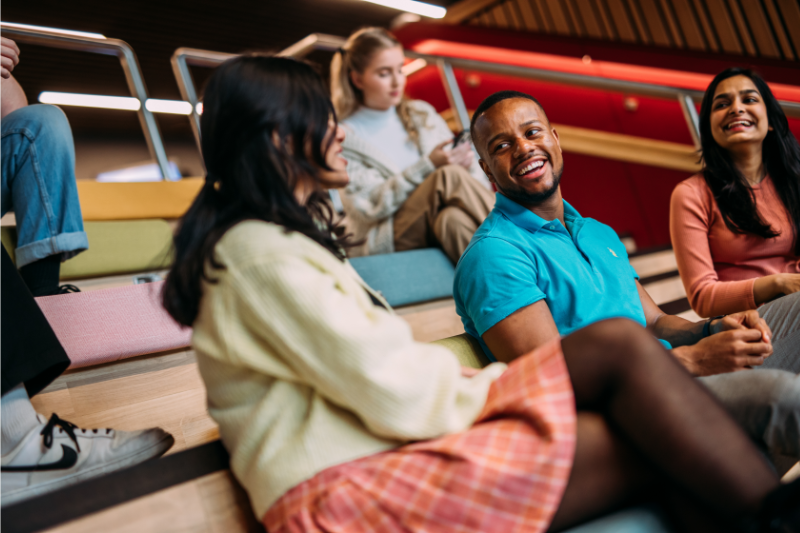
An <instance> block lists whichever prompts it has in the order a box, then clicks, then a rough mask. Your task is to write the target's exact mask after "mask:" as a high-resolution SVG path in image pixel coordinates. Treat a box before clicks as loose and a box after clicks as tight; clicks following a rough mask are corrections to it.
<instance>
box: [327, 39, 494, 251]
mask: <svg viewBox="0 0 800 533" xmlns="http://www.w3.org/2000/svg"><path fill="white" fill-rule="evenodd" d="M404 60H405V56H404V55H403V47H402V46H401V45H400V43H399V41H397V39H395V37H394V36H393V35H392V34H390V33H389V32H387V31H386V30H384V29H382V28H365V29H362V30H359V31H357V32H356V33H354V34H353V35H351V36H350V38H349V39H348V40H347V43H345V45H344V46H343V47H342V48H341V49H340V50H339V52H338V53H337V54H336V55H335V56H334V58H333V62H332V64H331V92H332V94H333V102H334V105H335V107H336V113H337V115H338V116H339V118H340V119H341V120H342V123H343V124H344V125H345V126H346V128H347V138H346V139H345V141H344V143H343V145H342V146H343V148H344V157H345V159H347V161H348V163H349V166H348V173H349V174H350V183H349V184H348V185H347V187H345V188H344V190H343V191H342V203H343V205H344V209H345V213H346V214H347V222H346V224H347V228H348V230H349V231H351V232H352V233H353V234H354V236H355V238H356V239H358V240H362V241H363V244H362V245H360V246H358V247H355V248H353V249H352V250H351V251H350V253H351V255H363V254H381V253H389V252H393V251H403V250H409V249H414V248H423V247H428V246H437V247H441V248H442V249H443V250H444V252H445V253H446V254H447V256H448V257H449V258H450V260H451V261H453V263H456V262H457V261H458V258H459V257H461V254H462V253H463V251H464V250H465V249H466V247H467V245H468V244H469V241H470V239H471V238H472V234H473V233H475V230H476V229H477V228H478V226H480V224H481V222H483V220H484V219H485V218H486V215H488V214H489V211H491V209H492V207H493V206H494V194H493V193H492V192H491V186H490V184H489V181H488V179H487V178H486V175H485V174H484V173H483V171H482V170H481V169H480V167H479V165H478V162H477V159H476V158H475V156H474V154H473V151H472V144H471V143H470V142H468V141H469V138H468V136H467V137H465V138H464V139H465V140H466V142H462V143H460V144H458V146H455V147H453V134H452V133H451V131H450V128H448V126H447V124H446V123H445V121H444V120H443V119H442V118H441V117H440V116H439V114H438V113H436V110H435V109H434V108H433V107H432V106H431V105H429V104H428V103H426V102H423V101H421V100H408V99H406V98H405V97H404V96H403V90H404V88H405V75H404V74H403V70H402V67H403V62H404Z"/></svg>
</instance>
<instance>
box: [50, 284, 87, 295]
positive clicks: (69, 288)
mask: <svg viewBox="0 0 800 533" xmlns="http://www.w3.org/2000/svg"><path fill="white" fill-rule="evenodd" d="M71 292H81V290H80V289H79V288H78V287H76V286H75V285H70V284H67V285H61V286H60V287H59V288H58V291H57V292H56V294H69V293H71Z"/></svg>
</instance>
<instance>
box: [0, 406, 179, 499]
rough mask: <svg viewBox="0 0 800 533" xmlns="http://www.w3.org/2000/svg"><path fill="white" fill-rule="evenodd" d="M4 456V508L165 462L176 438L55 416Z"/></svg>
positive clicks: (154, 431)
mask: <svg viewBox="0 0 800 533" xmlns="http://www.w3.org/2000/svg"><path fill="white" fill-rule="evenodd" d="M37 416H38V418H39V422H40V424H39V425H38V426H36V427H35V428H34V429H32V430H31V431H30V433H28V434H27V435H26V436H25V438H24V439H22V442H20V443H19V444H18V445H17V447H16V448H14V449H13V450H12V451H11V452H9V453H8V454H7V455H4V456H3V457H2V469H1V470H2V474H0V484H2V503H1V505H2V506H6V505H9V504H12V503H14V502H17V501H19V500H23V499H25V498H30V497H32V496H38V495H39V494H43V493H45V492H50V491H52V490H56V489H58V488H61V487H63V486H65V485H70V484H72V483H77V482H79V481H83V480H85V479H88V478H91V477H95V476H99V475H101V474H105V473H108V472H113V471H115V470H120V469H122V468H125V467H127V466H131V465H135V464H137V463H141V462H142V461H146V460H147V459H151V458H154V457H159V456H160V455H162V454H163V453H164V452H166V451H167V450H169V449H170V447H171V446H172V444H173V443H174V442H175V439H174V438H172V435H170V434H169V433H167V432H166V431H163V430H161V429H159V428H153V429H144V430H140V431H116V430H113V429H79V428H78V427H77V426H76V425H75V424H72V423H70V422H67V421H65V420H61V419H60V418H58V416H56V415H55V414H53V415H52V416H51V417H50V420H49V421H47V420H46V419H45V418H44V416H42V415H37Z"/></svg>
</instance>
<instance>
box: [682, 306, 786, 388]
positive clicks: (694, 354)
mask: <svg viewBox="0 0 800 533" xmlns="http://www.w3.org/2000/svg"><path fill="white" fill-rule="evenodd" d="M737 314H744V313H737ZM725 318H726V319H727V318H730V317H725ZM735 320H736V319H735V318H734V319H733V321H735ZM731 322H732V321H729V322H728V323H727V324H726V327H727V326H730V325H732V324H731ZM767 330H769V328H767ZM672 353H673V355H675V357H677V358H678V360H679V361H680V362H681V363H682V364H683V366H684V367H686V369H687V370H689V372H691V373H692V374H694V375H695V376H711V375H714V374H724V373H726V372H736V371H738V370H745V369H749V368H752V367H754V366H758V365H761V364H763V363H764V359H765V358H766V357H768V356H769V355H770V354H771V353H772V343H770V342H769V341H768V340H764V339H762V332H761V331H760V330H759V329H751V328H746V327H744V326H741V327H738V328H735V329H729V330H727V331H723V332H721V333H717V334H715V335H711V336H709V337H706V338H705V339H703V340H701V341H700V342H698V343H697V344H695V345H693V346H680V347H678V348H675V349H673V350H672Z"/></svg>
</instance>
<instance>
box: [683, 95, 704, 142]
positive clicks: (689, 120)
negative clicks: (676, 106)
mask: <svg viewBox="0 0 800 533" xmlns="http://www.w3.org/2000/svg"><path fill="white" fill-rule="evenodd" d="M678 102H680V104H681V109H682V110H683V118H685V119H686V124H687V125H688V126H689V133H691V134H692V141H693V142H694V147H695V148H697V149H698V150H699V149H700V148H701V144H700V117H699V116H697V108H696V107H695V106H694V100H693V99H692V97H691V96H690V95H688V94H686V93H680V94H679V95H678Z"/></svg>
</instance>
